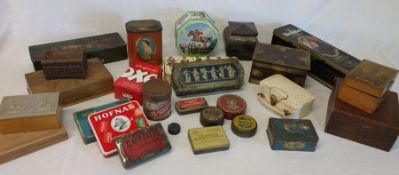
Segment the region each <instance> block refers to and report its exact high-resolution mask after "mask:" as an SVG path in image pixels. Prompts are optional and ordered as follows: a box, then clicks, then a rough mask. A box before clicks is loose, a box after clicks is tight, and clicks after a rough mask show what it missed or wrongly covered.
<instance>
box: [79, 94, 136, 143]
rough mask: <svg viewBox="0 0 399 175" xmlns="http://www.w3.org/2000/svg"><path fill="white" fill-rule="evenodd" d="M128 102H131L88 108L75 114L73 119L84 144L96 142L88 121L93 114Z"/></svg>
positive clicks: (117, 102) (125, 101)
mask: <svg viewBox="0 0 399 175" xmlns="http://www.w3.org/2000/svg"><path fill="white" fill-rule="evenodd" d="M127 102H129V100H120V101H115V102H112V103H108V104H103V105H100V106H96V107H92V108H87V109H84V110H80V111H77V112H75V113H73V118H74V120H75V123H76V126H77V127H78V130H79V132H80V135H81V136H82V140H83V142H84V143H85V144H89V143H93V142H95V141H96V137H95V136H94V133H93V131H92V130H91V127H90V124H89V120H88V117H89V115H90V114H93V113H95V112H100V111H102V110H105V109H108V108H112V107H114V106H118V105H121V104H124V103H127Z"/></svg>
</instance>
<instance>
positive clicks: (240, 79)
mask: <svg viewBox="0 0 399 175" xmlns="http://www.w3.org/2000/svg"><path fill="white" fill-rule="evenodd" d="M243 84H244V69H243V67H242V65H241V64H240V63H239V61H238V60H237V59H225V60H207V61H201V62H183V63H180V64H175V65H174V67H173V73H172V86H173V88H174V90H175V93H176V95H177V96H183V95H190V94H198V93H206V92H213V91H220V90H230V89H239V88H241V86H242V85H243Z"/></svg>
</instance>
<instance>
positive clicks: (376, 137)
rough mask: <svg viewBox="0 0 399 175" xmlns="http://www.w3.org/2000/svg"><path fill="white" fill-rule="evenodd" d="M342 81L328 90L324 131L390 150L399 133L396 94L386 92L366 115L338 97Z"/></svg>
mask: <svg viewBox="0 0 399 175" xmlns="http://www.w3.org/2000/svg"><path fill="white" fill-rule="evenodd" d="M341 84H342V80H341V79H339V80H338V81H337V85H336V89H335V90H334V91H333V92H332V93H331V96H330V100H329V102H328V109H327V119H326V127H325V132H327V133H330V134H333V135H336V136H338V137H343V138H346V139H349V140H352V141H355V142H358V143H361V144H365V145H368V146H371V147H374V148H378V149H381V150H385V151H389V150H390V149H391V147H392V146H393V144H394V143H395V141H396V138H397V136H398V133H399V107H398V94H397V93H395V92H391V91H388V92H387V97H386V99H385V101H384V102H382V104H381V106H380V107H379V108H377V110H376V111H375V112H374V113H373V114H368V113H366V112H363V111H361V110H359V109H357V108H355V107H353V106H351V105H349V104H347V103H345V102H343V101H341V100H339V99H338V98H337V95H338V92H339V89H340V86H341Z"/></svg>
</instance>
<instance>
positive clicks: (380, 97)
mask: <svg viewBox="0 0 399 175" xmlns="http://www.w3.org/2000/svg"><path fill="white" fill-rule="evenodd" d="M397 74H398V71H397V70H395V69H393V68H390V67H386V66H383V65H380V64H377V63H374V62H371V61H369V60H363V61H362V62H361V63H360V64H358V65H357V66H356V67H355V68H353V69H352V71H350V72H349V73H348V75H347V76H346V77H345V79H344V82H343V85H342V87H341V90H340V91H339V93H338V98H339V99H340V100H342V101H345V102H346V103H348V104H350V105H352V106H354V107H356V108H358V109H360V110H362V111H364V112H367V113H373V112H374V111H375V110H376V109H377V108H378V107H379V106H380V104H381V103H382V102H383V101H384V100H385V98H386V92H387V91H388V90H389V89H390V88H391V86H392V85H393V83H394V81H395V78H396V76H397Z"/></svg>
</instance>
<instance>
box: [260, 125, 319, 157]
mask: <svg viewBox="0 0 399 175" xmlns="http://www.w3.org/2000/svg"><path fill="white" fill-rule="evenodd" d="M266 132H267V136H268V138H269V142H270V147H271V148H272V149H273V150H286V151H315V150H316V145H317V142H318V141H319V137H318V136H317V133H316V130H315V128H314V127H313V124H312V122H311V121H310V120H303V119H276V118H269V126H268V128H267V130H266Z"/></svg>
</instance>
